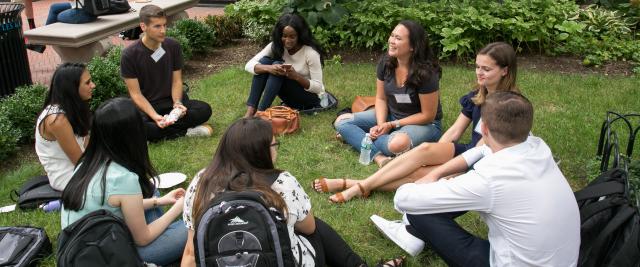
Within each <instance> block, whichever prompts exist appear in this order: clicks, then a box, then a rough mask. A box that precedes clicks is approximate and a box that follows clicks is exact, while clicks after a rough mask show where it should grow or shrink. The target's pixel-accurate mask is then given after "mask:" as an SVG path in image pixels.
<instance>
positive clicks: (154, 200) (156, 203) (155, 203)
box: [153, 197, 158, 208]
mask: <svg viewBox="0 0 640 267" xmlns="http://www.w3.org/2000/svg"><path fill="white" fill-rule="evenodd" d="M157 206H158V198H155V197H154V198H153V207H154V208H155V207H157Z"/></svg>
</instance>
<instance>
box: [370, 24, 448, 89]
mask: <svg viewBox="0 0 640 267" xmlns="http://www.w3.org/2000/svg"><path fill="white" fill-rule="evenodd" d="M398 25H402V26H404V27H405V28H407V30H408V31H409V46H410V47H411V48H412V49H413V51H412V52H411V57H410V58H411V63H410V65H409V73H408V75H407V81H406V82H405V84H406V85H407V87H410V88H418V87H420V86H421V85H422V84H423V83H424V82H426V81H429V80H430V79H431V75H438V76H440V74H441V73H442V68H441V67H440V63H439V62H438V58H437V57H436V56H435V55H434V54H433V50H431V47H430V46H429V40H428V37H427V33H426V32H425V30H424V28H423V27H422V25H420V24H419V23H417V22H415V21H413V20H403V21H400V23H398ZM382 60H383V61H384V76H389V75H394V73H395V69H396V68H397V67H398V59H397V58H395V57H390V56H389V55H388V54H387V55H384V56H383V57H382Z"/></svg>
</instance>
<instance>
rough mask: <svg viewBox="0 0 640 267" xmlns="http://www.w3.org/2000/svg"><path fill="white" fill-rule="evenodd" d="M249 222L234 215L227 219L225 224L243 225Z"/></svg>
mask: <svg viewBox="0 0 640 267" xmlns="http://www.w3.org/2000/svg"><path fill="white" fill-rule="evenodd" d="M248 223H249V222H247V221H245V220H243V219H241V218H240V217H239V216H236V217H235V218H233V219H231V220H229V223H228V224H227V225H228V226H231V225H245V224H248Z"/></svg>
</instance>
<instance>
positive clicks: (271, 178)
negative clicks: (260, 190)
mask: <svg viewBox="0 0 640 267" xmlns="http://www.w3.org/2000/svg"><path fill="white" fill-rule="evenodd" d="M281 173H282V172H279V171H278V172H274V173H272V174H270V175H268V176H267V177H265V179H266V180H267V184H273V183H275V182H276V180H278V177H280V174H281Z"/></svg>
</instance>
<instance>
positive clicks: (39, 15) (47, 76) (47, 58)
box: [22, 0, 224, 86]
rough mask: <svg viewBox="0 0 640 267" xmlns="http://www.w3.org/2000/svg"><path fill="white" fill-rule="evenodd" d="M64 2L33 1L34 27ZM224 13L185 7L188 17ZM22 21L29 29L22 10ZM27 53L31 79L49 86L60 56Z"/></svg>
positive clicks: (50, 52) (50, 51)
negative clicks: (52, 6) (57, 4)
mask: <svg viewBox="0 0 640 267" xmlns="http://www.w3.org/2000/svg"><path fill="white" fill-rule="evenodd" d="M59 2H66V0H40V1H37V2H33V16H34V19H35V23H36V27H40V26H42V25H44V23H45V21H46V20H47V15H48V12H49V6H50V5H51V4H53V3H59ZM223 13H224V9H223V8H221V7H198V6H196V7H193V8H190V9H187V14H189V17H190V18H194V17H198V18H203V17H206V16H207V15H222V14H223ZM22 21H23V30H25V31H26V30H29V25H28V23H27V17H26V15H25V13H24V11H23V12H22ZM111 40H112V42H113V43H114V44H123V45H125V46H126V45H128V44H129V43H131V41H123V40H122V39H120V38H118V36H117V35H114V36H111ZM27 55H28V57H29V68H30V69H31V79H32V80H33V83H41V84H44V85H47V86H49V83H50V81H51V75H52V74H53V71H54V70H55V68H56V66H58V64H60V57H59V56H58V54H56V52H55V51H53V49H52V48H51V47H50V46H48V47H47V49H46V50H45V51H44V53H42V54H40V53H38V52H35V51H31V50H27Z"/></svg>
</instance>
